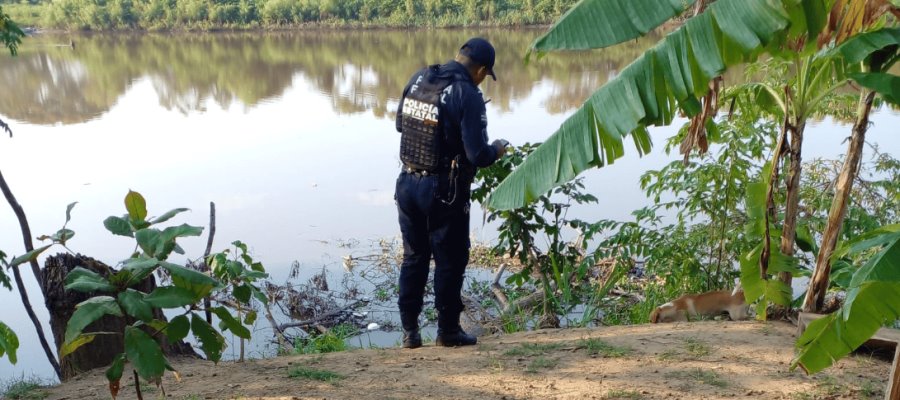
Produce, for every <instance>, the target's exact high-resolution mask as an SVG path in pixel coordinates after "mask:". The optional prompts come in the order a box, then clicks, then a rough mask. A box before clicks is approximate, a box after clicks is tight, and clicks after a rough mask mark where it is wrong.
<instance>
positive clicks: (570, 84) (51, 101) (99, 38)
mask: <svg viewBox="0 0 900 400" xmlns="http://www.w3.org/2000/svg"><path fill="white" fill-rule="evenodd" d="M539 33H540V31H539V30H537V29H515V30H510V29H477V30H476V29H435V30H428V31H415V32H412V31H405V30H389V31H383V30H377V31H376V30H329V31H324V30H303V31H300V32H267V33H263V34H260V33H256V32H233V33H232V32H220V33H202V34H190V35H178V34H176V35H171V34H161V33H152V34H143V33H142V34H118V33H117V34H85V35H69V34H65V35H52V34H47V35H38V36H35V37H32V38H29V39H28V40H26V41H25V43H24V44H23V45H22V47H21V49H20V51H19V56H18V57H16V58H15V59H12V58H9V57H6V58H3V57H0V87H2V88H4V90H5V91H6V93H7V94H8V96H3V97H2V98H0V115H3V116H5V117H9V118H11V119H13V120H18V121H26V122H29V123H33V124H56V123H64V124H67V123H79V122H84V121H87V120H90V119H92V118H95V117H97V116H99V115H101V114H103V113H104V112H106V111H108V110H109V109H110V108H111V107H113V105H114V104H116V102H117V101H118V99H119V98H120V97H121V96H122V95H123V94H124V93H125V92H126V91H127V90H128V88H129V87H131V85H133V83H134V82H136V81H139V80H142V79H150V80H151V81H152V83H153V85H154V87H155V88H156V92H157V94H158V96H159V102H160V104H161V105H162V106H163V107H165V108H167V109H173V110H181V111H183V112H190V111H192V110H198V109H201V108H202V107H203V105H204V104H205V102H206V100H207V99H213V100H214V101H215V102H216V103H217V104H219V105H221V106H222V107H229V106H230V105H231V104H234V103H241V104H244V105H246V106H248V107H254V106H256V105H258V104H259V103H261V102H265V101H268V100H272V99H277V98H279V97H280V96H282V95H283V94H284V93H285V91H287V90H288V89H290V88H291V87H294V86H300V85H301V84H302V83H303V82H305V83H306V84H309V85H310V86H311V88H312V89H314V90H317V91H319V92H320V93H323V94H325V95H327V96H328V97H329V98H330V99H332V104H333V108H334V110H335V112H337V113H340V114H355V113H363V112H371V113H372V114H373V115H375V116H376V117H379V118H390V117H391V115H392V114H391V113H392V112H393V110H394V107H395V106H392V104H396V103H395V102H396V101H397V100H398V99H397V98H398V96H399V95H400V93H401V91H402V90H403V85H404V84H406V81H407V79H409V75H410V74H412V72H413V71H415V70H417V69H419V68H422V67H423V66H425V65H428V64H431V63H439V62H444V61H447V60H449V59H450V58H451V57H452V56H453V54H454V52H455V50H456V47H457V46H459V43H462V42H463V41H464V40H465V39H466V38H467V37H469V36H471V35H475V34H480V35H483V36H485V37H487V38H489V39H490V40H491V41H492V42H493V43H494V44H495V45H496V48H497V65H498V69H497V73H498V76H499V78H500V80H499V81H498V82H493V81H489V82H486V83H485V84H484V85H483V87H482V89H483V90H484V94H485V96H486V97H490V98H491V99H492V100H493V101H492V102H491V108H492V109H495V110H498V111H499V112H502V113H505V112H513V111H514V110H515V109H516V103H517V102H518V101H521V100H523V99H526V98H529V97H530V96H532V95H533V94H534V91H535V90H536V88H538V87H539V86H541V85H542V84H547V85H550V86H552V90H546V91H543V90H542V91H541V92H540V93H541V98H540V99H539V101H540V102H541V103H542V104H543V106H544V107H546V109H547V110H548V111H549V112H551V113H562V112H567V111H568V110H571V109H573V108H575V107H578V106H579V105H580V104H581V103H582V102H584V99H585V98H587V96H588V95H589V94H590V91H591V90H594V89H595V88H597V87H599V86H600V85H602V84H603V83H604V82H606V80H607V79H608V77H610V76H614V75H615V73H616V71H618V70H620V69H621V68H622V67H623V66H624V65H626V64H627V63H628V61H629V60H631V59H633V58H634V57H636V55H637V54H640V52H641V51H643V49H645V48H647V47H648V46H649V45H650V44H651V43H652V42H653V41H655V40H659V37H660V34H659V33H653V34H650V35H648V36H647V37H645V38H641V39H639V40H637V41H634V42H631V43H628V44H627V45H625V46H617V47H613V48H609V49H606V50H603V51H602V52H597V53H568V54H552V55H548V56H547V57H544V58H542V59H540V60H532V62H531V63H529V64H525V63H524V62H522V53H523V50H522V49H524V48H526V47H527V46H528V44H529V43H531V42H532V41H533V40H534V38H535V37H536V36H537V35H538V34H539ZM70 40H74V43H75V44H76V47H75V48H74V49H73V48H71V47H70V46H69V41H70Z"/></svg>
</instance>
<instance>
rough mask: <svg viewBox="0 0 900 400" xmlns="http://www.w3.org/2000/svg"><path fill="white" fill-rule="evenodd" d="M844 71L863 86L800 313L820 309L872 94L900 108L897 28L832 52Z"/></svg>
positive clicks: (873, 33) (871, 34) (899, 35)
mask: <svg viewBox="0 0 900 400" xmlns="http://www.w3.org/2000/svg"><path fill="white" fill-rule="evenodd" d="M834 53H835V54H837V58H838V59H839V60H840V62H842V63H843V64H844V65H845V67H846V70H847V71H848V72H847V73H846V76H848V77H849V78H851V79H852V80H853V81H855V82H856V83H857V84H859V85H860V86H862V87H863V89H862V90H860V94H859V105H858V112H857V120H856V122H855V123H854V125H853V131H852V132H853V133H852V135H851V137H850V143H849V145H848V150H847V154H846V157H845V160H844V164H843V166H842V168H841V172H840V174H839V175H838V177H837V180H836V182H835V190H834V199H833V201H832V205H831V210H830V211H829V214H828V223H827V225H826V227H825V232H823V234H822V246H821V248H820V249H819V252H818V254H817V257H816V269H815V275H814V276H813V278H812V280H810V285H809V290H807V292H806V298H805V301H804V311H806V312H816V311H818V310H820V309H821V307H822V304H823V303H824V300H825V292H826V291H827V289H828V282H829V280H830V279H829V274H830V272H831V263H832V260H834V258H833V256H832V252H833V251H834V249H835V247H836V246H837V242H838V233H839V232H840V230H841V226H842V225H843V221H844V217H845V215H846V212H847V203H848V201H849V199H850V192H851V191H852V190H853V181H854V180H855V179H856V176H857V175H858V173H859V164H860V159H861V158H862V149H863V146H864V143H865V135H866V130H867V129H868V126H869V113H870V112H871V110H872V105H873V102H874V100H875V98H876V95H878V97H880V98H881V99H883V100H884V101H886V102H888V103H891V104H893V105H895V106H897V105H900V98H898V97H900V77H898V76H897V75H893V74H891V73H890V72H889V71H890V69H891V67H892V66H893V65H894V64H895V63H896V62H897V61H898V60H900V28H897V27H888V28H883V29H878V30H875V31H871V32H867V33H864V34H860V35H856V36H854V37H853V38H851V39H849V40H847V41H846V42H844V43H843V44H841V45H840V46H839V47H837V48H836V49H835V50H834Z"/></svg>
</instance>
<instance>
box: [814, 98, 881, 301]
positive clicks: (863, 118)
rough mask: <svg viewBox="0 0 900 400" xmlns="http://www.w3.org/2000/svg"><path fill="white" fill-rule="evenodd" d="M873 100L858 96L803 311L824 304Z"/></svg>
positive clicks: (857, 170) (860, 157) (857, 171)
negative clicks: (849, 134)
mask: <svg viewBox="0 0 900 400" xmlns="http://www.w3.org/2000/svg"><path fill="white" fill-rule="evenodd" d="M874 99H875V92H872V91H868V90H867V91H865V92H863V94H862V95H861V96H860V104H859V115H858V117H857V120H856V123H855V124H854V125H853V135H852V136H851V138H850V148H849V150H847V156H846V158H844V165H843V166H842V167H841V172H840V174H839V175H838V179H837V183H836V184H835V188H834V192H835V193H834V200H832V202H831V210H830V211H829V212H828V224H827V225H826V227H825V233H824V234H823V235H822V247H821V248H820V249H819V254H818V256H817V257H816V269H815V274H814V275H813V278H812V280H811V281H810V284H809V289H808V290H807V291H806V298H805V299H804V301H803V311H804V312H818V311H819V310H821V309H822V305H823V304H824V302H825V292H827V291H828V281H829V274H830V273H831V254H832V253H833V252H834V247H835V246H836V245H837V238H838V236H839V234H840V232H841V226H842V225H843V223H844V217H845V216H846V214H847V203H848V201H849V199H850V192H851V191H852V190H853V181H854V180H855V179H856V176H857V174H858V173H859V165H860V161H861V160H862V149H863V145H864V144H865V141H866V130H868V127H869V113H870V112H871V111H872V101H873V100H874Z"/></svg>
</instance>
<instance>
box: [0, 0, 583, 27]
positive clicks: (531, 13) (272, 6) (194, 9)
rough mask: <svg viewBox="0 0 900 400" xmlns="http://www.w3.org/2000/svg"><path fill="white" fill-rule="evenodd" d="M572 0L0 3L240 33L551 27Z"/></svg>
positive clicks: (33, 21)
mask: <svg viewBox="0 0 900 400" xmlns="http://www.w3.org/2000/svg"><path fill="white" fill-rule="evenodd" d="M575 1H576V0H53V1H39V0H22V1H21V2H16V1H8V0H3V1H0V4H4V8H5V9H7V12H8V13H9V14H10V16H12V17H13V19H15V20H16V21H19V22H21V23H22V24H24V25H36V26H43V27H52V28H66V29H90V30H121V29H145V30H167V29H246V28H250V29H252V28H280V27H297V26H337V27H343V26H346V27H422V26H430V27H455V26H477V25H490V26H519V25H532V24H543V23H549V22H551V21H553V20H554V19H555V18H557V17H559V16H560V15H561V14H562V13H563V12H565V10H566V9H568V8H569V7H570V6H571V5H572V4H574V3H575Z"/></svg>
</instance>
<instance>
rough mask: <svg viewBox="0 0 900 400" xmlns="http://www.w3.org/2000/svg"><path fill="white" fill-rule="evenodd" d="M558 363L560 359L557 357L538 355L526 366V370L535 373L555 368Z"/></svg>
mask: <svg viewBox="0 0 900 400" xmlns="http://www.w3.org/2000/svg"><path fill="white" fill-rule="evenodd" d="M558 364H559V360H557V359H555V358H546V357H538V358H535V359H534V360H533V361H532V362H530V363H529V364H528V367H526V368H525V372H528V373H531V374H534V373H537V372H538V371H540V370H542V369H549V368H553V367H555V366H557V365H558Z"/></svg>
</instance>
